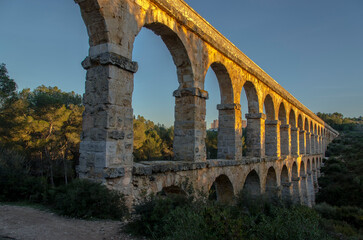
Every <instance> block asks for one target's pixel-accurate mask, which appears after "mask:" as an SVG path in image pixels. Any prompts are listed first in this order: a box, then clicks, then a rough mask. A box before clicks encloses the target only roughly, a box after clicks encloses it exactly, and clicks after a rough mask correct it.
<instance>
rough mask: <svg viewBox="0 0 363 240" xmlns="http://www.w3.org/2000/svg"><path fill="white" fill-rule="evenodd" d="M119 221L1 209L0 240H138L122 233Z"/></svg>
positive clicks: (23, 209) (13, 207) (1, 206)
mask: <svg viewBox="0 0 363 240" xmlns="http://www.w3.org/2000/svg"><path fill="white" fill-rule="evenodd" d="M123 225H124V223H122V222H118V221H101V220H100V221H86V220H80V219H71V218H65V217H61V216H58V215H56V214H54V213H51V212H46V211H41V210H37V209H33V208H30V207H21V206H12V205H0V240H5V239H16V240H23V239H24V240H25V239H26V240H32V239H37V240H43V239H44V240H45V239H46V240H48V239H52V240H58V239H62V240H65V239H70V240H72V239H77V240H93V239H95V240H96V239H97V240H98V239H102V240H103V239H112V240H119V239H123V240H138V238H135V237H132V236H130V235H129V234H126V233H123V232H120V229H121V228H122V226H123Z"/></svg>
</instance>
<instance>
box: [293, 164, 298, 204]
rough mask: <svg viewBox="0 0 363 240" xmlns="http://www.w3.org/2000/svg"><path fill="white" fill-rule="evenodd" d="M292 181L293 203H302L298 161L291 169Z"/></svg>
mask: <svg viewBox="0 0 363 240" xmlns="http://www.w3.org/2000/svg"><path fill="white" fill-rule="evenodd" d="M291 176H292V178H291V181H292V201H293V202H294V203H299V202H300V192H299V180H300V179H299V173H298V167H297V163H296V161H294V163H293V164H292V168H291Z"/></svg>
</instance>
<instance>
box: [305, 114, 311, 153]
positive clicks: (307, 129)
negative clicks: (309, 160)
mask: <svg viewBox="0 0 363 240" xmlns="http://www.w3.org/2000/svg"><path fill="white" fill-rule="evenodd" d="M305 134H306V147H305V153H306V154H310V153H311V149H310V148H311V147H310V130H309V121H308V119H307V118H305Z"/></svg>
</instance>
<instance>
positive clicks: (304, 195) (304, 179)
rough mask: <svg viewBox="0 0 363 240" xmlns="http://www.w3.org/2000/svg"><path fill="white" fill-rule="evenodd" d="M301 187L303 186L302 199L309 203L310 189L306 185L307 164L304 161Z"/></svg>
mask: <svg viewBox="0 0 363 240" xmlns="http://www.w3.org/2000/svg"><path fill="white" fill-rule="evenodd" d="M300 179H301V180H300V182H301V185H300V188H301V200H302V203H303V204H305V205H309V198H308V191H307V185H306V173H305V164H304V161H301V163H300Z"/></svg>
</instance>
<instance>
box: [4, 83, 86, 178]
mask: <svg viewBox="0 0 363 240" xmlns="http://www.w3.org/2000/svg"><path fill="white" fill-rule="evenodd" d="M10 98H11V99H10V100H9V101H7V104H4V105H2V106H1V108H0V144H2V145H3V146H5V147H7V148H10V149H16V150H17V151H19V152H21V153H22V154H24V155H25V156H26V158H27V160H29V162H30V165H29V167H30V172H31V174H32V175H36V176H45V177H46V178H47V179H48V180H50V182H51V183H52V185H54V179H59V178H61V177H62V176H63V177H64V181H65V182H66V183H67V182H68V178H69V177H71V178H72V177H73V176H74V171H73V170H72V168H71V165H72V164H69V162H71V161H75V160H77V159H76V158H77V157H78V148H79V142H80V133H81V124H82V113H83V106H81V96H80V95H77V94H75V93H74V92H71V93H66V92H62V91H61V90H60V89H58V88H57V87H45V86H40V87H38V88H36V89H35V90H34V91H30V90H29V89H24V90H22V91H21V92H19V93H16V92H14V94H12V95H11V96H10Z"/></svg>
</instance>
